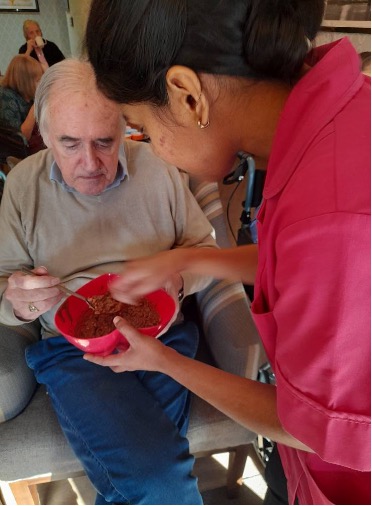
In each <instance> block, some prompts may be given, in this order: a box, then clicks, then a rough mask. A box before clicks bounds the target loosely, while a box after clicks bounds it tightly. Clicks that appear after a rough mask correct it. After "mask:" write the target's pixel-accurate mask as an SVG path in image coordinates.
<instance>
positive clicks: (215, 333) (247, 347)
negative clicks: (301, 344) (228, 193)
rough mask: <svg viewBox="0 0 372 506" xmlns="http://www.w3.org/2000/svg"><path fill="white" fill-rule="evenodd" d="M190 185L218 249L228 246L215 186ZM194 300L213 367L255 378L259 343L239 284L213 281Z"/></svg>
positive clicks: (215, 184) (195, 182)
mask: <svg viewBox="0 0 372 506" xmlns="http://www.w3.org/2000/svg"><path fill="white" fill-rule="evenodd" d="M189 186H190V190H191V191H192V193H193V195H194V197H195V198H196V200H197V202H198V204H199V206H200V207H201V208H202V210H203V211H204V213H205V215H206V216H207V218H208V219H209V221H210V222H211V224H212V226H213V228H214V230H215V232H216V241H217V244H218V246H219V247H220V248H229V247H231V246H232V245H231V242H230V239H229V236H228V233H227V226H226V221H225V217H224V213H223V206H222V202H221V199H220V192H219V189H218V184H217V183H205V182H202V181H199V180H197V179H195V178H190V180H189ZM196 300H197V305H198V308H199V312H200V319H201V323H202V326H203V331H204V335H205V339H206V342H207V344H208V347H209V349H210V352H211V354H212V356H213V359H214V361H215V363H216V365H217V366H218V367H220V368H221V369H223V370H225V371H229V372H231V373H234V374H238V375H240V376H245V377H247V378H251V379H257V372H258V367H259V363H260V361H261V358H260V357H261V356H262V344H261V340H260V338H259V335H258V332H257V329H256V326H255V324H254V322H253V319H252V315H251V311H250V301H249V299H248V297H247V295H246V292H245V290H244V287H243V285H242V283H240V282H232V281H229V280H222V281H218V280H215V281H213V282H212V283H211V284H210V285H209V286H207V287H206V288H205V289H204V290H202V291H201V292H198V293H197V294H196Z"/></svg>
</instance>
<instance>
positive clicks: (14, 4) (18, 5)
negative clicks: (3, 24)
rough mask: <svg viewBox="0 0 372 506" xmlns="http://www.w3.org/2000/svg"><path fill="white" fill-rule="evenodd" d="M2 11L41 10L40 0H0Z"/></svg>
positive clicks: (0, 9)
mask: <svg viewBox="0 0 372 506" xmlns="http://www.w3.org/2000/svg"><path fill="white" fill-rule="evenodd" d="M2 12H40V9H39V2H38V0H0V13H2Z"/></svg>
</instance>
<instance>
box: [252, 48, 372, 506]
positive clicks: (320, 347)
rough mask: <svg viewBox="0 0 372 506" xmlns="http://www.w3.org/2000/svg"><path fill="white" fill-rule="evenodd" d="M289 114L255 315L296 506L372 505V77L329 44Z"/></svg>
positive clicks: (271, 183) (276, 152)
mask: <svg viewBox="0 0 372 506" xmlns="http://www.w3.org/2000/svg"><path fill="white" fill-rule="evenodd" d="M310 56H311V57H312V58H313V59H314V58H315V61H314V60H313V65H312V69H311V70H310V71H309V72H308V73H307V74H306V75H305V76H304V77H303V78H302V79H301V80H300V81H299V82H298V84H297V85H296V86H295V87H294V89H293V91H292V92H291V94H290V96H289V98H288V100H287V103H286V105H285V107H284V110H283V112H282V114H281V118H280V121H279V127H278V130H277V133H276V136H275V139H274V144H273V149H272V154H271V156H270V160H269V165H268V169H267V177H266V182H265V188H264V200H263V204H262V207H261V209H260V212H259V215H258V221H259V224H258V227H259V228H258V233H259V265H258V273H257V278H256V284H255V298H254V302H253V304H252V311H253V315H254V319H255V322H256V324H257V327H258V329H259V332H260V334H261V337H262V340H263V343H264V346H265V348H266V352H267V355H268V358H269V360H270V363H271V365H272V367H273V370H274V372H275V376H276V381H277V408H278V414H279V418H280V421H281V423H282V425H283V427H284V429H285V430H286V431H287V432H288V433H290V434H292V435H293V436H294V437H296V438H297V439H298V440H300V441H302V442H303V443H304V444H306V445H307V446H309V447H310V448H311V449H312V450H313V451H314V453H308V452H304V451H299V450H295V449H293V448H289V447H286V446H283V445H278V448H279V452H280V455H281V458H282V462H283V467H284V470H285V474H286V476H287V479H288V492H289V501H290V503H291V504H292V503H293V502H294V500H295V498H296V497H297V498H298V500H299V503H300V504H332V503H334V504H370V500H371V498H370V465H371V460H370V401H371V391H370V139H371V132H370V78H368V77H365V76H364V75H363V74H361V73H360V61H359V56H358V55H357V53H356V52H355V50H354V49H353V47H352V45H351V44H350V42H349V41H348V39H346V38H345V39H342V40H341V41H337V42H335V43H332V44H329V45H326V46H323V47H319V48H318V49H316V50H314V51H313V52H312V54H311V55H310Z"/></svg>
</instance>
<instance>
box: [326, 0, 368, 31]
mask: <svg viewBox="0 0 372 506" xmlns="http://www.w3.org/2000/svg"><path fill="white" fill-rule="evenodd" d="M322 26H323V27H331V28H352V29H356V30H358V29H370V28H371V0H326V5H325V13H324V19H323V23H322Z"/></svg>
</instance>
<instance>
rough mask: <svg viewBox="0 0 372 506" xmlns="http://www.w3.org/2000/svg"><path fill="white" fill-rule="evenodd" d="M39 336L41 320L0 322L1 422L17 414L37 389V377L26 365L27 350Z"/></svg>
mask: <svg viewBox="0 0 372 506" xmlns="http://www.w3.org/2000/svg"><path fill="white" fill-rule="evenodd" d="M39 339H40V324H39V321H38V320H36V321H34V322H32V323H28V324H26V325H20V326H16V327H8V326H5V325H1V324H0V423H1V422H4V421H5V420H9V419H11V418H13V417H15V416H16V415H18V414H19V413H20V412H21V411H22V410H23V409H24V408H25V407H26V406H27V404H28V403H29V401H30V399H31V397H32V395H33V393H34V391H35V388H36V380H35V376H34V373H33V371H32V370H31V369H29V367H28V366H27V363H26V359H25V349H26V348H27V346H29V345H30V344H32V343H35V342H37V341H38V340H39Z"/></svg>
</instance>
